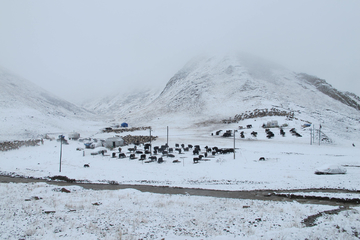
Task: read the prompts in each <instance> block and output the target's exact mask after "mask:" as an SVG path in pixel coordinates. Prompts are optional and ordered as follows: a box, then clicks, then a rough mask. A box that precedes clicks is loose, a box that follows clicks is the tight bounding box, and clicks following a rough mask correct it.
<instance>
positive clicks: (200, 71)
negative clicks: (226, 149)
mask: <svg viewBox="0 0 360 240" xmlns="http://www.w3.org/2000/svg"><path fill="white" fill-rule="evenodd" d="M87 107H90V108H89V109H91V110H93V111H96V112H107V110H110V111H108V112H111V113H112V114H113V115H115V116H117V117H118V118H119V119H124V118H126V119H131V121H134V122H142V123H144V122H150V121H156V120H159V119H163V121H164V122H166V121H169V122H172V121H178V122H179V121H181V122H188V123H191V122H192V123H194V122H220V121H221V120H222V119H229V118H234V117H235V116H236V115H238V114H242V113H245V112H253V111H257V110H258V109H271V108H276V109H279V110H281V111H288V112H295V113H296V114H295V117H296V118H299V119H302V120H304V121H307V122H312V123H319V124H325V125H327V126H329V127H331V128H341V129H343V131H345V132H346V131H349V132H350V131H352V132H353V131H357V132H359V129H360V126H359V122H360V112H359V109H360V98H359V97H358V96H356V95H355V94H352V93H348V92H345V93H343V92H340V91H338V90H336V89H335V88H333V87H332V86H331V85H330V84H328V83H326V81H325V80H322V79H319V78H317V77H314V76H310V75H307V74H302V73H295V72H293V71H290V70H288V69H286V68H284V67H282V66H279V65H277V64H274V63H271V62H269V61H266V60H263V59H259V58H257V57H254V56H251V55H247V54H231V55H226V56H200V57H196V58H194V59H192V60H191V61H190V62H188V63H187V64H186V65H185V66H184V67H183V68H182V69H181V70H180V71H178V72H177V73H176V74H175V75H174V76H173V77H172V78H171V79H170V80H169V81H168V83H167V84H166V86H165V87H164V88H163V90H162V91H158V92H156V91H153V92H151V91H147V92H137V93H136V94H129V95H127V96H126V97H125V96H122V98H121V99H120V98H116V99H115V98H107V99H103V100H100V101H97V102H95V103H90V104H89V105H88V106H87ZM355 129H356V130H355Z"/></svg>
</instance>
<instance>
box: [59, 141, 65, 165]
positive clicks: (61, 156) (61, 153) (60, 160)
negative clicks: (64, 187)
mask: <svg viewBox="0 0 360 240" xmlns="http://www.w3.org/2000/svg"><path fill="white" fill-rule="evenodd" d="M63 138H64V136H63V135H60V167H59V172H61V157H62V142H63Z"/></svg>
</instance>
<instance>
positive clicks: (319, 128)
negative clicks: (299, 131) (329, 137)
mask: <svg viewBox="0 0 360 240" xmlns="http://www.w3.org/2000/svg"><path fill="white" fill-rule="evenodd" d="M320 138H321V124H320V127H319V146H320Z"/></svg>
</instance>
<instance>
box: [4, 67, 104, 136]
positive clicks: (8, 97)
mask: <svg viewBox="0 0 360 240" xmlns="http://www.w3.org/2000/svg"><path fill="white" fill-rule="evenodd" d="M0 86H1V87H0V108H1V115H0V132H1V135H0V140H2V141H3V140H12V139H17V140H18V139H21V138H24V139H28V138H34V137H37V136H38V135H41V134H45V133H47V132H61V131H73V130H78V129H77V128H78V127H79V126H83V122H84V121H85V120H86V121H87V122H91V120H95V119H96V118H97V117H96V115H95V114H93V113H91V112H90V111H88V110H86V109H84V108H81V107H78V106H76V105H74V104H72V103H70V102H68V101H66V100H63V99H61V98H59V97H56V96H54V95H53V94H51V93H49V92H47V91H45V90H43V89H42V88H40V87H39V86H36V85H35V84H33V83H31V82H30V81H28V80H26V79H24V78H21V77H19V76H17V75H15V74H13V73H11V72H10V71H8V70H6V69H4V68H0ZM89 120H90V121H89Z"/></svg>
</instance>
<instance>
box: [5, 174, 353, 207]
mask: <svg viewBox="0 0 360 240" xmlns="http://www.w3.org/2000/svg"><path fill="white" fill-rule="evenodd" d="M0 182H1V183H10V182H14V183H30V182H45V183H48V184H53V185H57V186H63V187H65V186H71V185H77V186H81V187H83V188H86V189H92V190H118V189H127V188H132V189H136V190H139V191H141V192H151V193H158V194H181V195H187V196H207V197H217V198H235V199H252V200H265V201H297V202H299V203H306V204H321V205H332V206H343V207H346V208H347V207H351V206H357V205H359V204H360V199H359V198H356V199H342V198H329V197H314V196H299V195H296V193H297V192H322V193H329V192H332V193H359V191H349V190H341V189H296V190H251V191H225V190H207V189H200V188H179V187H167V186H152V185H129V184H96V183H77V182H65V181H49V180H44V179H34V178H22V177H10V176H0ZM277 192H281V194H280V193H277ZM359 195H360V194H359Z"/></svg>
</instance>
